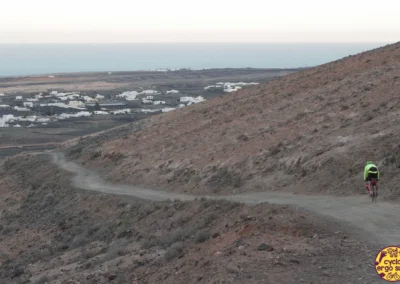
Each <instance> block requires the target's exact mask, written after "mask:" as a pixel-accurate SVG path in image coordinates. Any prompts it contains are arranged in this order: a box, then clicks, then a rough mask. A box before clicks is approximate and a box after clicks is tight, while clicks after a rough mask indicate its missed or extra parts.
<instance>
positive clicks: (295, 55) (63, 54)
mask: <svg viewBox="0 0 400 284" xmlns="http://www.w3.org/2000/svg"><path fill="white" fill-rule="evenodd" d="M387 44H389V43H378V42H371V43H366V42H363V43H234V42H233V43H23V44H16V43H1V44H0V77H20V76H39V75H55V74H65V73H91V72H134V71H152V70H160V69H183V68H187V69H192V70H202V69H216V68H266V69H274V68H278V69H292V68H308V67H313V66H317V65H321V64H324V63H328V62H330V61H335V60H338V59H341V58H344V57H347V56H350V55H354V54H357V53H360V52H363V51H367V50H370V49H374V48H378V47H381V46H384V45H387Z"/></svg>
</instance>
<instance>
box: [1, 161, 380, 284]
mask: <svg viewBox="0 0 400 284" xmlns="http://www.w3.org/2000/svg"><path fill="white" fill-rule="evenodd" d="M0 174H1V176H2V177H3V178H2V179H1V180H0V195H1V199H0V205H1V208H2V209H1V213H0V224H1V225H0V252H1V253H0V283H35V284H44V283H55V284H56V283H59V284H60V283H62V284H79V283H88V284H90V283H93V284H95V283H96V284H102V283H114V284H119V283H121V284H125V283H136V284H139V283H140V284H145V283H174V284H175V283H288V284H289V283H296V284H297V283H299V281H300V282H302V283H319V282H321V281H323V282H324V283H335V284H336V283H356V282H359V281H360V279H364V280H368V281H373V280H374V279H376V277H377V276H376V274H375V272H374V271H373V269H370V267H369V266H368V265H365V264H366V263H369V262H370V261H371V259H373V257H374V254H373V251H371V250H370V248H369V247H368V246H367V242H361V241H359V236H357V235H356V234H347V233H346V232H347V231H348V228H347V226H341V225H339V224H337V223H335V222H332V220H331V219H327V218H324V217H318V216H316V215H314V214H311V213H310V212H307V211H304V210H300V209H295V208H291V207H289V206H278V205H271V204H260V205H257V206H246V205H243V204H239V203H231V202H228V201H212V200H206V199H199V200H197V201H191V202H179V201H175V202H147V201H139V200H135V199H133V198H127V197H119V196H112V195H105V194H100V193H94V192H91V191H81V190H79V189H75V188H72V187H71V186H70V185H69V184H70V177H69V176H68V174H67V173H66V172H63V171H61V170H59V169H57V168H56V167H54V165H53V164H52V163H51V162H50V161H49V156H47V155H39V156H35V155H30V156H27V155H21V156H19V157H14V158H10V159H7V160H6V161H5V162H4V163H1V164H0ZM360 255H362V257H360ZM338 263H340V265H337V264H338ZM368 283H372V282H368Z"/></svg>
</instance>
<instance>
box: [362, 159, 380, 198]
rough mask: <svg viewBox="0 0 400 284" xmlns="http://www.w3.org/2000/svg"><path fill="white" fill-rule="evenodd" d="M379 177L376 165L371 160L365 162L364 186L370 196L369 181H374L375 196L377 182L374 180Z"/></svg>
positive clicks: (377, 179)
mask: <svg viewBox="0 0 400 284" xmlns="http://www.w3.org/2000/svg"><path fill="white" fill-rule="evenodd" d="M379 178H380V174H379V170H378V167H377V166H376V165H375V164H374V163H373V162H372V161H368V162H366V163H365V168H364V181H365V182H366V184H365V186H366V188H367V191H368V192H369V195H370V196H372V190H371V181H373V182H374V183H375V186H376V196H378V184H377V183H376V181H379Z"/></svg>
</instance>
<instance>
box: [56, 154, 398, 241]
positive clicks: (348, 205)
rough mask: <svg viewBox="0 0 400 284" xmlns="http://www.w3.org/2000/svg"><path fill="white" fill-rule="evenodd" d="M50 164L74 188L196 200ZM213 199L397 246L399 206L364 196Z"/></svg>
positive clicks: (61, 159)
mask: <svg viewBox="0 0 400 284" xmlns="http://www.w3.org/2000/svg"><path fill="white" fill-rule="evenodd" d="M51 155H52V156H53V162H54V163H55V164H57V165H58V166H59V167H60V168H61V169H63V170H66V171H68V172H71V173H73V174H75V175H74V177H73V179H72V183H73V185H74V186H75V187H78V188H81V189H86V190H93V191H99V192H104V193H111V194H119V195H130V196H135V197H138V198H142V199H148V200H153V201H161V200H168V199H180V200H193V199H195V198H199V197H200V196H190V195H183V194H175V193H171V192H162V191H155V190H151V189H145V188H140V187H135V186H132V185H116V184H107V183H106V182H104V181H103V180H102V178H101V177H100V176H99V175H97V174H96V173H95V172H93V171H90V170H87V169H85V168H83V167H81V166H79V165H78V164H76V163H74V162H70V161H66V159H65V157H64V155H63V154H62V153H52V154H51ZM206 197H207V198H213V199H227V200H232V201H238V202H242V203H247V204H257V203H263V202H269V203H275V204H290V205H294V206H298V207H302V208H305V209H307V210H311V211H314V212H316V213H319V214H323V215H327V216H330V217H333V218H335V219H336V220H339V221H344V222H346V223H347V224H348V225H350V226H352V231H353V232H354V233H359V234H363V235H364V236H365V239H366V240H369V241H371V242H372V243H374V242H375V243H377V244H379V245H380V246H381V245H399V244H400V218H398V215H399V212H400V206H399V205H396V204H391V203H387V202H382V201H379V200H378V203H377V204H372V203H371V199H369V198H368V196H357V197H333V196H305V195H294V194H288V193H281V192H257V193H247V194H241V195H232V196H224V197H221V196H218V197H216V196H206Z"/></svg>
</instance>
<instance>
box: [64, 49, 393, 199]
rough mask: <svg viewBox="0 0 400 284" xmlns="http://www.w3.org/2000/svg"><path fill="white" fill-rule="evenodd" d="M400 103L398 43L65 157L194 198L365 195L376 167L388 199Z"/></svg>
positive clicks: (78, 147) (126, 130) (86, 141)
mask: <svg viewBox="0 0 400 284" xmlns="http://www.w3.org/2000/svg"><path fill="white" fill-rule="evenodd" d="M399 95H400V43H397V44H393V45H388V46H385V47H382V48H379V49H376V50H372V51H369V52H364V53H361V54H358V55H355V56H350V57H347V58H344V59H342V60H339V61H335V62H331V63H328V64H325V65H321V66H318V67H316V68H313V69H309V70H304V71H300V72H297V73H295V74H291V75H288V76H285V77H283V78H281V79H277V80H274V81H272V82H269V83H265V84H260V85H259V86H253V87H250V88H246V89H245V90H242V91H239V92H236V93H234V94H231V95H229V96H223V97H219V98H215V99H212V100H209V101H206V102H204V103H200V104H198V105H194V106H191V107H188V108H185V109H181V110H177V111H174V112H171V113H167V114H163V115H158V116H154V117H152V118H150V119H148V120H145V121H144V122H143V123H141V124H140V125H129V126H126V127H123V128H119V129H118V130H113V131H111V132H107V133H105V134H102V135H97V136H94V137H88V138H83V139H80V140H76V141H75V142H74V143H72V142H70V143H69V144H68V145H66V147H68V149H67V152H68V154H69V157H70V158H75V159H80V161H81V162H82V163H84V164H85V165H86V166H90V167H94V168H96V169H98V170H102V171H103V173H104V175H105V176H106V177H107V178H108V179H109V180H112V181H115V182H128V183H134V184H137V185H145V186H148V187H152V188H161V189H165V190H171V191H185V192H190V193H192V194H204V193H207V194H227V193H233V192H235V193H238V192H245V191H257V190H259V191H264V190H291V191H296V192H305V191H306V192H324V193H336V194H354V193H363V190H364V188H363V183H362V171H363V165H364V163H365V161H366V160H373V161H375V162H376V163H377V164H378V166H379V167H380V168H381V170H382V173H383V174H382V182H381V185H382V194H383V195H384V196H386V197H390V198H393V197H396V196H397V195H398V194H397V193H396V192H397V188H396V185H397V184H398V181H399V180H398V179H399V178H398V174H399V172H400V171H399V167H400V142H399V140H398V136H399V134H400V123H399V121H400V109H399V107H400V96H399ZM71 143H72V144H71Z"/></svg>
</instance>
